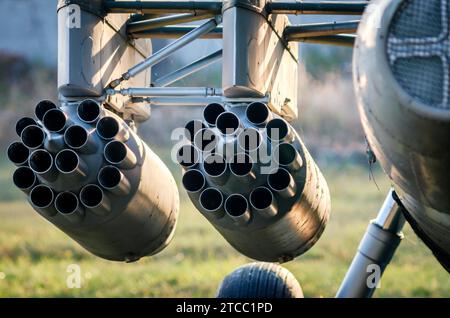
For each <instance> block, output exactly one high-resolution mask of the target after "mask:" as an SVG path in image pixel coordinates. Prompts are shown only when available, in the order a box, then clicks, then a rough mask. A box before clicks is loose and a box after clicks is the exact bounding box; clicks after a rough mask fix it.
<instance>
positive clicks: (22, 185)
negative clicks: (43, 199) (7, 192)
mask: <svg viewBox="0 0 450 318" xmlns="http://www.w3.org/2000/svg"><path fill="white" fill-rule="evenodd" d="M13 182H14V185H15V186H16V187H17V188H19V189H20V190H22V191H23V192H24V193H26V194H28V193H30V192H31V190H32V189H33V187H34V186H35V185H36V184H37V182H38V180H37V177H36V174H35V173H34V171H33V170H31V169H30V168H29V167H19V168H17V170H16V171H14V174H13Z"/></svg>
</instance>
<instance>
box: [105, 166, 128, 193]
mask: <svg viewBox="0 0 450 318" xmlns="http://www.w3.org/2000/svg"><path fill="white" fill-rule="evenodd" d="M98 183H99V184H100V186H102V187H103V188H104V189H106V190H108V191H109V192H111V193H113V194H115V195H118V196H125V195H128V194H129V193H130V191H131V186H130V182H129V181H128V179H127V177H125V175H124V174H123V173H122V171H120V170H119V168H117V167H114V166H105V167H103V168H102V169H100V171H99V173H98Z"/></svg>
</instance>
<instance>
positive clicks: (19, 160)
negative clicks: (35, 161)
mask: <svg viewBox="0 0 450 318" xmlns="http://www.w3.org/2000/svg"><path fill="white" fill-rule="evenodd" d="M6 153H7V156H8V159H9V161H11V162H12V163H13V164H15V165H16V166H19V167H20V166H23V165H26V164H27V162H28V157H29V156H30V150H29V149H28V148H27V147H25V145H24V144H23V143H22V142H20V141H15V142H13V143H12V144H10V145H9V146H8V150H7V151H6Z"/></svg>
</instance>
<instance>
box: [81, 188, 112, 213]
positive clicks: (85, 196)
mask: <svg viewBox="0 0 450 318" xmlns="http://www.w3.org/2000/svg"><path fill="white" fill-rule="evenodd" d="M80 201H81V203H82V204H83V205H84V206H85V207H86V208H87V209H89V210H91V211H92V212H94V214H96V215H98V216H105V215H108V214H109V213H110V212H111V202H110V200H109V198H108V197H107V196H106V195H105V193H104V192H103V190H102V189H101V188H100V187H99V186H98V185H96V184H88V185H87V186H85V187H84V188H83V189H81V192H80Z"/></svg>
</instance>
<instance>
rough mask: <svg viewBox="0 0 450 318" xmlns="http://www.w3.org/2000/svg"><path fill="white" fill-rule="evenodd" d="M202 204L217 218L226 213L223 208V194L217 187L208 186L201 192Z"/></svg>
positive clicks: (208, 212) (203, 207) (205, 209)
mask: <svg viewBox="0 0 450 318" xmlns="http://www.w3.org/2000/svg"><path fill="white" fill-rule="evenodd" d="M199 201H200V206H201V207H202V209H203V210H204V211H205V212H206V213H207V215H211V216H213V217H214V218H216V219H220V218H222V217H223V216H224V215H225V210H224V208H223V194H222V192H220V191H219V190H218V189H217V188H208V189H205V190H203V192H202V193H201V194H200V199H199Z"/></svg>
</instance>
